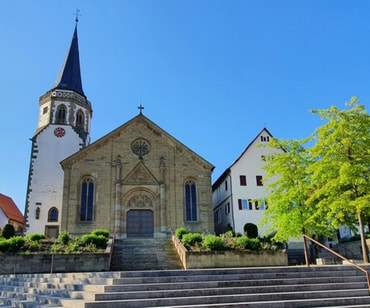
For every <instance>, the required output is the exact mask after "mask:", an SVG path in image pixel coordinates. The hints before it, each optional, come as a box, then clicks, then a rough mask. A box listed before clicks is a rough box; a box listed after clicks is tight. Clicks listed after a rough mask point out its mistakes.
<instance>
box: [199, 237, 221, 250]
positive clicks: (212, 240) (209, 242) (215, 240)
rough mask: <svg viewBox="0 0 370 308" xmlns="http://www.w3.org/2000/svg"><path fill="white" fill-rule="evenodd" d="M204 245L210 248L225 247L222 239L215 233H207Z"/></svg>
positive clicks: (218, 248)
mask: <svg viewBox="0 0 370 308" xmlns="http://www.w3.org/2000/svg"><path fill="white" fill-rule="evenodd" d="M204 246H205V247H206V248H207V249H210V250H223V249H224V248H225V245H224V241H223V239H222V238H221V237H218V236H216V235H207V236H206V237H205V239H204Z"/></svg>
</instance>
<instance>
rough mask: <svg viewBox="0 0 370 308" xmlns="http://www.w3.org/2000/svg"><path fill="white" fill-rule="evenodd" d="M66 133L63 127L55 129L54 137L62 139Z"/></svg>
mask: <svg viewBox="0 0 370 308" xmlns="http://www.w3.org/2000/svg"><path fill="white" fill-rule="evenodd" d="M65 133H66V131H65V130H64V128H62V127H57V128H56V129H54V135H55V136H57V137H58V138H61V137H63V136H64V135H65Z"/></svg>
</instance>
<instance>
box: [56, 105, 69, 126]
mask: <svg viewBox="0 0 370 308" xmlns="http://www.w3.org/2000/svg"><path fill="white" fill-rule="evenodd" d="M66 111H67V109H66V106H64V105H60V106H59V107H58V109H57V117H56V123H57V124H66Z"/></svg>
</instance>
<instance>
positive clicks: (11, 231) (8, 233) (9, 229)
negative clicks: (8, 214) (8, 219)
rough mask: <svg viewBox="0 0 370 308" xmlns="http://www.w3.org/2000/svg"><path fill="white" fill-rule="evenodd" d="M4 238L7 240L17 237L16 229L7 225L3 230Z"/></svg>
mask: <svg viewBox="0 0 370 308" xmlns="http://www.w3.org/2000/svg"><path fill="white" fill-rule="evenodd" d="M2 236H3V238H5V239H9V238H11V237H13V236H15V229H14V227H13V226H12V225H11V224H6V225H5V226H4V228H3V232H2Z"/></svg>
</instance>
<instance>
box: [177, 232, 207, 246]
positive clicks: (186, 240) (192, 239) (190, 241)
mask: <svg viewBox="0 0 370 308" xmlns="http://www.w3.org/2000/svg"><path fill="white" fill-rule="evenodd" d="M202 240H203V237H202V234H200V233H187V234H184V235H183V236H182V239H181V241H182V243H183V244H184V245H189V246H194V245H195V244H196V243H198V244H200V243H201V242H202Z"/></svg>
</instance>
